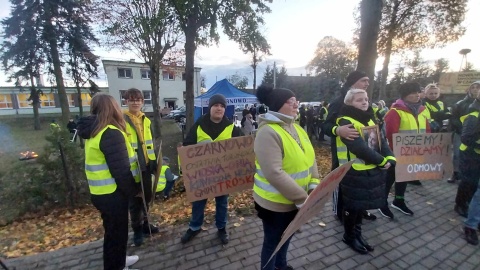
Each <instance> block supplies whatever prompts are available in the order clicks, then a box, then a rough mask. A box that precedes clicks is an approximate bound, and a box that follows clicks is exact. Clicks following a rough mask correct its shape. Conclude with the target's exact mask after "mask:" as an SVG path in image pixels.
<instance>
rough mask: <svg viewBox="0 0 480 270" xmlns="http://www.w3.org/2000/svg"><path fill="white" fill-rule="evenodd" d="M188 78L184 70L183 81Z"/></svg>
mask: <svg viewBox="0 0 480 270" xmlns="http://www.w3.org/2000/svg"><path fill="white" fill-rule="evenodd" d="M186 80H187V74H186V73H185V72H182V81H186Z"/></svg>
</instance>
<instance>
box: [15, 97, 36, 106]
mask: <svg viewBox="0 0 480 270" xmlns="http://www.w3.org/2000/svg"><path fill="white" fill-rule="evenodd" d="M29 97H30V94H18V95H17V100H18V107H19V108H32V107H33V106H32V102H31V101H30V100H28V98H29Z"/></svg>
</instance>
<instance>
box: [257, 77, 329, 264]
mask: <svg viewBox="0 0 480 270" xmlns="http://www.w3.org/2000/svg"><path fill="white" fill-rule="evenodd" d="M257 98H258V101H259V102H260V103H263V104H265V105H266V106H268V109H269V112H268V113H266V114H262V115H259V128H258V131H257V133H256V137H255V145H254V151H255V165H256V174H255V180H254V186H253V198H254V200H255V209H256V210H257V212H258V217H259V218H260V219H261V220H262V223H263V232H264V239H263V246H262V252H261V269H265V270H274V269H282V270H284V269H293V268H292V267H291V266H289V265H288V264H287V250H288V246H289V243H290V239H291V238H289V239H288V240H287V241H286V242H285V244H283V246H282V247H281V248H280V250H279V251H278V253H276V255H275V256H274V257H273V258H272V260H271V261H270V262H269V263H268V264H267V261H268V260H269V258H270V257H271V256H272V254H273V251H274V250H275V247H276V246H277V245H278V244H279V243H280V239H281V237H282V234H283V232H284V231H285V229H286V228H287V227H288V225H289V224H290V222H291V221H292V220H293V219H294V217H295V215H296V214H297V212H298V209H299V208H300V207H302V205H303V204H304V202H305V200H306V199H307V196H308V193H309V192H310V191H311V190H313V189H314V188H315V187H316V186H317V185H318V184H319V182H320V181H319V175H318V169H317V163H316V161H315V152H314V150H313V147H312V144H311V142H310V139H309V138H308V135H307V133H306V132H305V130H303V129H302V128H301V127H300V126H299V125H297V124H295V119H296V117H297V113H298V101H297V100H296V98H295V94H294V93H293V92H292V91H291V90H288V89H273V88H271V87H267V86H260V87H259V88H258V90H257Z"/></svg>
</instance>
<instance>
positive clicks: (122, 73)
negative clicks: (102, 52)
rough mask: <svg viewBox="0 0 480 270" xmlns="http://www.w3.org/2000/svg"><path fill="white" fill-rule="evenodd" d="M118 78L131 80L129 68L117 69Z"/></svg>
mask: <svg viewBox="0 0 480 270" xmlns="http://www.w3.org/2000/svg"><path fill="white" fill-rule="evenodd" d="M118 78H126V79H132V78H133V76H132V69H131V68H118Z"/></svg>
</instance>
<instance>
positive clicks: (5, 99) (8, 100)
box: [0, 94, 13, 109]
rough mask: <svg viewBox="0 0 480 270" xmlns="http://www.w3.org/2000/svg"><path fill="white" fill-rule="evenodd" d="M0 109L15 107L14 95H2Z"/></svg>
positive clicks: (0, 96)
mask: <svg viewBox="0 0 480 270" xmlns="http://www.w3.org/2000/svg"><path fill="white" fill-rule="evenodd" d="M0 109H13V103H12V95H10V94H2V95H0Z"/></svg>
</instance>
